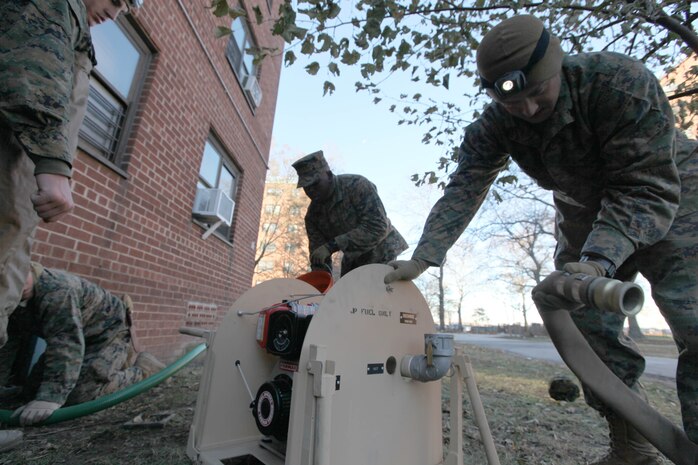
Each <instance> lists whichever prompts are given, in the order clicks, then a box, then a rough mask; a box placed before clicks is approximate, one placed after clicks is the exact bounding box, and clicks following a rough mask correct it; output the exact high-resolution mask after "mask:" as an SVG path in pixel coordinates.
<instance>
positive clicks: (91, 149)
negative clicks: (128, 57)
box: [78, 15, 157, 178]
mask: <svg viewBox="0 0 698 465" xmlns="http://www.w3.org/2000/svg"><path fill="white" fill-rule="evenodd" d="M114 23H115V25H116V27H117V28H119V30H120V31H121V32H122V33H123V34H124V36H125V37H126V39H127V40H129V41H130V42H131V44H132V45H133V46H134V48H135V49H136V50H137V51H138V52H139V54H140V59H139V63H138V65H137V66H136V69H135V71H134V76H133V81H132V83H131V88H130V90H129V94H130V95H126V96H125V95H122V94H121V92H119V91H118V90H117V89H116V88H115V87H114V85H112V84H111V83H110V82H109V80H108V79H107V78H106V77H105V76H103V75H102V73H100V72H99V70H97V69H96V68H93V70H92V72H91V73H90V89H92V88H93V87H92V82H93V80H94V81H96V82H98V83H99V84H100V85H101V86H103V87H104V88H105V89H106V90H107V92H108V93H109V94H110V96H111V97H112V98H114V99H116V100H118V101H119V103H120V104H122V105H123V106H124V108H125V112H124V114H123V117H122V122H121V127H120V128H119V130H118V134H117V139H116V144H115V146H114V150H113V151H112V153H111V158H110V157H107V156H105V155H104V154H103V153H102V152H103V151H102V149H101V148H100V147H98V146H96V145H95V144H93V143H92V142H90V141H89V140H88V139H87V138H85V137H84V136H83V135H82V131H80V135H79V137H78V147H79V148H80V150H82V151H83V152H85V153H86V154H87V155H89V156H90V157H92V158H94V159H96V160H97V161H99V162H100V163H102V164H104V165H106V166H108V167H109V168H110V169H112V170H113V171H115V172H117V173H118V174H120V175H121V176H122V177H124V178H128V174H127V172H126V167H127V166H128V163H129V161H130V154H129V153H128V152H127V148H128V144H129V140H130V139H131V133H132V130H133V125H134V122H135V119H136V114H137V113H138V109H139V102H140V97H141V94H142V92H143V88H144V87H145V81H146V77H147V75H148V71H149V69H150V66H151V63H152V61H153V58H154V56H155V55H156V54H157V49H156V48H155V46H154V45H153V44H152V42H150V41H149V40H148V38H147V36H146V34H145V32H144V31H143V29H142V28H141V27H140V25H139V24H138V23H137V22H136V20H135V19H134V18H133V16H131V15H120V17H119V18H117V19H116V21H114ZM97 60H99V56H97ZM96 92H100V91H98V90H96ZM100 95H101V92H100ZM87 120H88V114H87V112H86V114H85V118H84V120H83V123H82V125H84V124H85V122H86V121H87ZM82 125H81V127H82Z"/></svg>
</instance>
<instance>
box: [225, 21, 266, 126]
mask: <svg viewBox="0 0 698 465" xmlns="http://www.w3.org/2000/svg"><path fill="white" fill-rule="evenodd" d="M236 21H240V24H241V25H242V28H243V32H244V37H243V44H242V47H240V44H238V42H237V40H236V38H235V32H234V31H235V22H236ZM230 29H231V31H233V32H231V34H230V36H229V37H228V41H227V42H226V44H225V58H226V61H227V62H228V65H229V66H230V69H231V70H232V71H233V75H234V76H235V78H236V79H237V81H238V84H239V85H240V89H241V90H242V95H243V97H245V100H247V104H248V105H249V106H250V109H252V111H253V112H255V111H257V105H256V104H255V103H254V102H253V101H252V99H251V98H250V97H248V96H247V92H246V91H245V85H246V84H247V79H248V78H249V77H250V76H253V77H254V78H255V79H257V83H258V85H261V83H260V79H261V75H262V66H261V63H257V64H254V63H253V64H252V70H251V72H250V73H247V74H244V75H242V74H243V73H242V71H241V68H243V67H245V68H246V66H245V55H247V52H246V50H247V49H248V48H259V42H258V41H257V37H256V36H255V33H254V30H253V28H252V26H251V24H250V22H249V21H248V20H247V18H245V17H243V16H238V17H237V18H235V19H233V20H232V21H231V22H230ZM231 43H233V44H235V45H234V48H235V49H236V52H235V53H237V54H238V56H239V63H238V64H237V66H236V65H235V63H233V62H234V61H235V60H234V57H232V56H231V55H233V54H232V53H228V51H229V50H230V49H231V48H232V46H231Z"/></svg>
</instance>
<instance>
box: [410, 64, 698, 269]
mask: <svg viewBox="0 0 698 465" xmlns="http://www.w3.org/2000/svg"><path fill="white" fill-rule="evenodd" d="M561 81H562V83H561V89H560V96H559V99H558V102H557V105H556V107H555V111H554V113H553V115H552V116H551V117H550V118H549V119H548V120H547V121H544V122H542V123H538V124H529V123H527V122H525V121H523V120H520V119H517V118H515V117H513V116H511V115H509V114H508V113H507V112H506V111H505V110H504V108H502V107H501V106H500V105H498V104H497V103H492V104H491V105H489V106H488V107H487V108H486V109H485V111H484V112H483V114H482V115H481V117H480V118H479V119H478V120H477V121H475V122H474V123H472V124H470V125H469V126H468V127H467V128H466V131H465V137H464V140H463V143H462V145H461V147H460V154H459V160H458V166H457V168H456V170H455V172H454V174H453V176H452V177H451V179H450V181H449V183H448V185H447V187H446V188H445V191H444V195H443V197H442V198H441V199H440V200H439V201H438V202H437V203H436V204H435V205H434V207H433V208H432V210H431V212H430V214H429V216H428V218H427V221H426V224H425V226H424V231H423V234H422V237H421V239H420V241H419V244H418V246H417V249H416V250H415V252H414V254H413V257H414V258H420V259H423V260H426V261H427V262H429V263H430V264H432V265H438V264H440V263H441V262H442V261H443V260H444V258H445V256H446V252H447V251H448V249H449V248H450V247H451V246H452V245H453V243H454V242H455V241H456V240H457V239H458V237H459V236H460V234H461V233H462V232H463V231H464V229H465V228H466V226H467V225H468V223H469V222H470V220H471V219H472V218H473V216H474V215H475V213H476V212H477V210H478V209H479V208H480V206H481V204H482V202H483V200H484V199H485V196H486V195H487V191H488V189H489V187H490V186H491V184H492V183H493V182H494V180H495V178H496V177H497V175H498V173H499V172H500V171H501V170H502V169H503V168H504V167H505V166H506V164H507V162H508V161H509V158H510V157H511V159H513V160H514V161H515V162H516V163H517V164H518V165H519V166H520V167H521V169H522V170H523V171H524V172H526V173H527V174H528V175H529V176H531V177H532V178H533V179H534V180H536V181H537V182H538V184H539V185H540V186H541V187H543V188H545V189H548V190H552V191H553V192H554V199H555V205H556V209H557V230H556V233H557V239H558V253H559V252H560V251H561V249H568V251H569V250H572V251H574V253H577V254H579V253H582V252H585V253H597V254H600V255H603V256H605V257H607V258H608V259H610V260H611V261H613V262H614V263H615V264H616V266H620V265H621V264H622V263H623V262H624V261H625V260H626V259H627V258H628V257H629V256H630V255H632V254H633V252H635V251H636V250H638V249H640V248H643V247H646V246H648V245H652V244H654V243H656V242H657V241H659V240H661V239H662V238H663V237H664V236H665V234H666V233H667V231H668V230H669V227H670V226H671V224H672V222H673V220H674V218H675V216H676V215H677V214H679V215H682V214H684V213H688V212H694V211H696V210H697V209H698V193H696V190H698V186H694V185H692V184H695V183H694V182H691V183H686V184H687V185H684V186H683V192H682V182H681V178H682V176H684V175H685V176H686V177H688V176H693V175H694V173H695V171H696V168H697V166H696V158H697V157H696V147H697V144H696V142H695V141H692V140H688V139H687V138H686V137H685V136H684V135H683V133H682V132H680V131H678V130H676V129H675V126H674V124H675V120H674V115H673V113H672V110H671V108H670V106H669V102H668V100H667V98H666V96H665V95H664V92H663V90H662V88H661V86H660V84H659V82H658V81H657V79H656V78H655V76H654V75H653V74H652V73H651V72H650V71H649V70H648V69H647V68H646V67H645V66H644V65H643V64H642V63H640V62H638V61H636V60H633V59H631V58H629V57H626V56H624V55H620V54H615V53H610V52H599V53H585V54H579V55H574V56H567V57H565V59H564V61H563V66H562V72H561Z"/></svg>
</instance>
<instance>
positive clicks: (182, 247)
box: [34, 0, 283, 359]
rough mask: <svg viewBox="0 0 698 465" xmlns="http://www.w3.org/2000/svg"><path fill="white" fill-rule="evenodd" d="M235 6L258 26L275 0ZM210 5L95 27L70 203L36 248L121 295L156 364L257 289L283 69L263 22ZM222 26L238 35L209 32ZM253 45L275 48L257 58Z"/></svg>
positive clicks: (183, 5)
mask: <svg viewBox="0 0 698 465" xmlns="http://www.w3.org/2000/svg"><path fill="white" fill-rule="evenodd" d="M235 3H236V2H235V1H234V0H233V1H231V2H230V4H231V6H240V7H242V8H244V10H245V11H246V12H247V14H248V16H249V17H250V18H254V17H255V13H254V8H259V9H261V11H262V12H263V13H264V14H265V15H272V14H273V13H275V12H276V11H277V10H278V6H279V4H280V3H281V0H267V1H257V0H252V1H248V2H244V4H243V3H242V2H241V3H240V4H239V5H235ZM209 4H210V2H202V1H200V0H172V1H156V0H149V1H146V2H145V4H144V6H143V7H142V8H140V9H138V10H137V11H136V12H135V13H134V14H133V15H127V16H125V17H121V18H119V20H118V21H116V22H109V23H107V24H103V25H100V26H97V27H94V28H92V36H93V39H94V42H95V47H96V52H97V60H98V61H99V64H98V65H97V67H96V69H95V70H94V72H93V77H92V83H91V89H90V96H89V108H88V113H87V117H86V118H85V122H84V124H83V127H82V130H81V133H80V144H79V150H78V153H77V156H76V160H75V163H74V170H75V174H74V184H73V192H74V199H75V202H76V205H77V206H76V208H75V210H74V212H73V214H72V215H71V216H70V218H68V219H67V220H64V221H61V222H59V223H57V224H49V225H42V226H41V227H40V229H39V231H38V233H37V237H36V243H35V246H34V258H35V259H37V260H39V261H41V262H42V263H43V264H44V265H46V266H49V267H56V268H61V269H66V270H68V271H71V272H74V273H76V274H79V275H81V276H84V277H86V278H88V279H91V280H93V281H95V282H97V283H98V284H100V285H102V286H104V287H105V288H107V289H109V290H110V291H113V292H114V293H116V294H117V295H120V294H129V295H130V296H131V297H132V299H133V301H134V304H135V312H134V315H133V320H134V327H135V334H136V336H137V337H138V340H139V342H140V345H141V348H142V349H147V350H149V351H151V352H153V353H155V354H156V355H158V356H160V357H162V358H163V359H172V358H173V357H175V356H177V355H178V352H180V351H181V349H182V348H183V346H184V345H185V344H188V343H191V342H192V338H191V337H190V336H183V335H180V334H179V333H178V329H179V328H180V327H182V326H196V327H205V328H213V327H215V326H216V325H217V324H218V323H219V322H220V320H221V318H222V317H223V316H224V314H225V313H226V312H227V311H228V309H229V308H230V305H231V304H232V303H233V302H234V301H235V300H236V299H237V297H238V296H240V294H241V293H242V292H244V291H245V290H246V289H248V288H249V287H250V285H251V284H252V274H253V269H254V260H255V245H256V243H257V232H258V229H259V217H260V210H261V205H262V196H263V194H264V181H265V176H266V171H267V162H268V156H269V148H270V143H271V133H272V126H273V121H274V111H275V107H276V96H277V91H278V84H279V76H280V70H281V61H282V53H281V52H282V50H283V40H282V39H280V38H279V37H274V36H272V34H271V32H270V30H269V25H270V23H269V22H265V23H263V24H262V25H258V24H257V22H256V21H255V20H251V21H247V20H246V19H245V17H241V18H237V19H235V20H232V21H231V19H230V18H229V17H227V16H226V17H223V18H217V17H215V16H214V15H213V13H212V10H211V9H210V8H208V7H207V5H209ZM217 26H227V27H230V28H231V29H232V30H233V33H232V34H231V35H229V36H226V37H223V38H216V37H215V35H214V32H215V30H216V27H217ZM255 46H259V47H268V48H276V49H278V51H279V53H276V54H274V55H273V56H271V57H268V58H266V59H265V60H263V61H262V62H261V63H255V61H254V59H253V56H252V55H250V54H248V53H247V50H249V49H250V48H251V47H255ZM204 189H209V190H208V191H204ZM207 196H208V197H207ZM207 198H208V199H209V200H211V202H210V203H207V202H205V201H204V200H206V199H207ZM215 200H218V201H220V202H219V203H216V202H214V201H215ZM231 201H232V202H231ZM231 215H232V222H231V223H230V224H229V225H228V224H227V221H228V220H230V219H231ZM218 218H220V219H222V220H224V221H222V222H221V225H220V226H219V227H217V228H216V229H215V230H211V229H210V226H211V225H213V224H216V223H217V222H218Z"/></svg>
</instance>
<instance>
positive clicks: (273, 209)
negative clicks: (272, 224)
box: [264, 205, 281, 215]
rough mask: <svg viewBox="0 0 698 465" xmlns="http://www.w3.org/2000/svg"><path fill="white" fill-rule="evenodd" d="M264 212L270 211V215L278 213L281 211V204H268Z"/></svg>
mask: <svg viewBox="0 0 698 465" xmlns="http://www.w3.org/2000/svg"><path fill="white" fill-rule="evenodd" d="M264 213H268V214H270V215H278V214H279V213H281V205H267V206H265V207H264Z"/></svg>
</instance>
